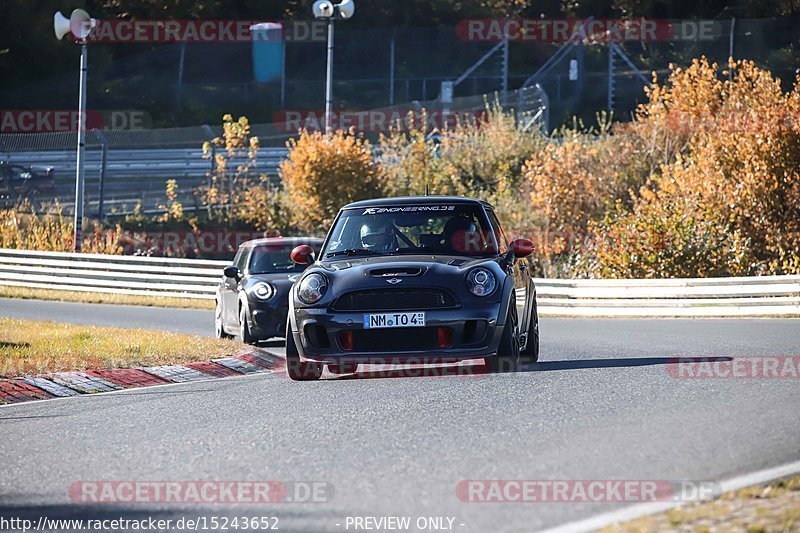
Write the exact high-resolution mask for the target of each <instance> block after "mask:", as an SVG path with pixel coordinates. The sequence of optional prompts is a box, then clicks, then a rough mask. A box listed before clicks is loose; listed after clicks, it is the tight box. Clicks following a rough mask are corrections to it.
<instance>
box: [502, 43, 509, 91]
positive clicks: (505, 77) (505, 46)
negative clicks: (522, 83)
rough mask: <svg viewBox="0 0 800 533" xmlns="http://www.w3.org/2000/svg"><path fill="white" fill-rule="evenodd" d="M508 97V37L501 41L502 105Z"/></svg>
mask: <svg viewBox="0 0 800 533" xmlns="http://www.w3.org/2000/svg"><path fill="white" fill-rule="evenodd" d="M507 96H508V35H506V36H505V39H503V103H505V102H506V97H507Z"/></svg>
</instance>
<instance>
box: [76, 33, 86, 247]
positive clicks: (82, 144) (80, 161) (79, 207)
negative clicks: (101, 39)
mask: <svg viewBox="0 0 800 533" xmlns="http://www.w3.org/2000/svg"><path fill="white" fill-rule="evenodd" d="M88 61H89V57H88V52H87V49H86V39H83V40H81V76H80V80H81V81H80V89H79V95H78V157H77V165H76V170H75V222H74V224H73V226H74V227H73V231H74V233H73V237H74V240H75V245H74V250H75V252H80V251H81V240H82V234H83V177H84V172H83V170H84V168H83V167H84V164H85V158H84V151H85V148H86V74H87V72H88V70H89V63H88Z"/></svg>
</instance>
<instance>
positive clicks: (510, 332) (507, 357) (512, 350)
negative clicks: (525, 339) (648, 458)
mask: <svg viewBox="0 0 800 533" xmlns="http://www.w3.org/2000/svg"><path fill="white" fill-rule="evenodd" d="M516 330H517V307H516V305H514V303H513V302H512V303H511V305H510V306H509V309H508V316H507V317H506V325H505V326H504V327H503V336H502V337H501V338H500V345H499V346H498V347H497V355H495V356H494V357H489V358H487V359H488V363H489V369H490V370H491V371H492V372H497V373H499V372H516V371H517V370H519V336H518V335H517V331H516Z"/></svg>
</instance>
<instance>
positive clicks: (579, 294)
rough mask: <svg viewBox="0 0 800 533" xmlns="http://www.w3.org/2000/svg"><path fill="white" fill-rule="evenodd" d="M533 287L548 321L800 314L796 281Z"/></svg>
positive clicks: (550, 283) (546, 283)
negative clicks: (592, 317) (550, 317)
mask: <svg viewBox="0 0 800 533" xmlns="http://www.w3.org/2000/svg"><path fill="white" fill-rule="evenodd" d="M535 282H536V286H537V295H538V298H537V302H538V305H539V312H540V314H542V315H550V316H595V317H596V316H616V317H626V316H627V317H633V316H653V317H659V316H662V317H663V316H688V317H690V316H698V317H699V316H784V315H800V276H757V277H741V278H684V279H639V280H636V279H601V280H560V279H537V280H535Z"/></svg>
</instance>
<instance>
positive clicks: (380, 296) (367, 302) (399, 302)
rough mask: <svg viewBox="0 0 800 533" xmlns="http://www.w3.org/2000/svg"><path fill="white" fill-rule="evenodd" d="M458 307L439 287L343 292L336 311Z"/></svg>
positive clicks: (335, 308)
mask: <svg viewBox="0 0 800 533" xmlns="http://www.w3.org/2000/svg"><path fill="white" fill-rule="evenodd" d="M453 307H458V301H456V299H455V298H454V297H453V296H452V295H451V294H450V293H449V292H447V291H443V290H441V289H427V288H426V289H378V290H372V291H355V292H349V293H346V294H343V295H342V296H340V297H339V298H338V299H337V300H336V303H334V304H333V309H334V310H336V311H384V310H389V311H410V310H424V309H448V308H453Z"/></svg>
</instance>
